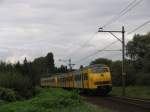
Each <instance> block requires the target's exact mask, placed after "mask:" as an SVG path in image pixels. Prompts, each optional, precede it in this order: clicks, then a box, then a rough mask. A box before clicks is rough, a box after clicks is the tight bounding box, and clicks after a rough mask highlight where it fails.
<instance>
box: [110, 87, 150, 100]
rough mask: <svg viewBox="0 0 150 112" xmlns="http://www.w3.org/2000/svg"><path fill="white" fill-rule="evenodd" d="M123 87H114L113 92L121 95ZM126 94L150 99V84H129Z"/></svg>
mask: <svg viewBox="0 0 150 112" xmlns="http://www.w3.org/2000/svg"><path fill="white" fill-rule="evenodd" d="M121 91H122V88H121V87H113V89H112V92H111V94H113V95H117V96H121ZM126 96H129V97H138V98H148V99H150V86H128V87H126Z"/></svg>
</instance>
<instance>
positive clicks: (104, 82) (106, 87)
mask: <svg viewBox="0 0 150 112" xmlns="http://www.w3.org/2000/svg"><path fill="white" fill-rule="evenodd" d="M90 76H91V86H92V87H93V88H95V89H96V91H97V92H98V93H99V94H103V95H106V94H107V93H109V92H110V91H111V90H112V80H111V73H110V69H109V67H108V66H106V65H94V66H91V73H90Z"/></svg>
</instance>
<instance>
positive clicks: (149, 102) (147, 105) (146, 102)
mask: <svg viewBox="0 0 150 112" xmlns="http://www.w3.org/2000/svg"><path fill="white" fill-rule="evenodd" d="M107 99H108V100H112V101H115V102H120V103H125V104H130V105H134V106H137V107H140V108H143V109H146V110H149V111H150V99H142V98H132V97H119V96H110V97H108V98H107Z"/></svg>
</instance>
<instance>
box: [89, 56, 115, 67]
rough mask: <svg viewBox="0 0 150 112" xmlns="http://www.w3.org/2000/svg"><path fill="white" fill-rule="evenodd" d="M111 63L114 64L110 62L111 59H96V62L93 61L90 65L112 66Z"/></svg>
mask: <svg viewBox="0 0 150 112" xmlns="http://www.w3.org/2000/svg"><path fill="white" fill-rule="evenodd" d="M111 63H112V61H111V60H109V59H106V58H98V59H95V60H94V61H92V62H91V63H90V65H94V64H105V65H108V66H110V64H111Z"/></svg>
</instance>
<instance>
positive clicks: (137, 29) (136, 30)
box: [127, 20, 150, 35]
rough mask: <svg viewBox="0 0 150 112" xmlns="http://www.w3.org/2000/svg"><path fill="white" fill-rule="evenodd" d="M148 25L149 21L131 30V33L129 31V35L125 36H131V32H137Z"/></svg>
mask: <svg viewBox="0 0 150 112" xmlns="http://www.w3.org/2000/svg"><path fill="white" fill-rule="evenodd" d="M148 23H150V20H148V21H146V22H144V23H143V24H141V25H140V26H138V27H136V28H135V29H133V30H132V31H130V32H129V33H127V35H130V34H132V33H133V32H135V31H137V30H138V29H140V28H142V27H144V26H145V25H147V24H148Z"/></svg>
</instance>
